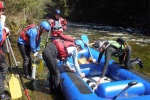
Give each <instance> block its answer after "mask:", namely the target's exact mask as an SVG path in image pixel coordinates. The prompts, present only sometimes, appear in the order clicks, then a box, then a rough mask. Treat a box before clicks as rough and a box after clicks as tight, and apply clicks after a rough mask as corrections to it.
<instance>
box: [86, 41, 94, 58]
mask: <svg viewBox="0 0 150 100" xmlns="http://www.w3.org/2000/svg"><path fill="white" fill-rule="evenodd" d="M87 48H88V50H89V52H90V56H91V57H92V59H93V56H92V53H91V50H90V48H89V46H88V44H87Z"/></svg>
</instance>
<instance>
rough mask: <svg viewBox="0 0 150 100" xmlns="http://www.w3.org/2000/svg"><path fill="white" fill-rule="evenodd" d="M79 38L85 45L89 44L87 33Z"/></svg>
mask: <svg viewBox="0 0 150 100" xmlns="http://www.w3.org/2000/svg"><path fill="white" fill-rule="evenodd" d="M81 39H82V41H83V42H84V43H85V44H86V45H88V44H89V39H88V37H87V35H81Z"/></svg>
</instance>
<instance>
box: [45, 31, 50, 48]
mask: <svg viewBox="0 0 150 100" xmlns="http://www.w3.org/2000/svg"><path fill="white" fill-rule="evenodd" d="M50 34H51V30H49V32H48V36H47V39H46V44H45V47H46V46H47V44H48V40H49V36H50Z"/></svg>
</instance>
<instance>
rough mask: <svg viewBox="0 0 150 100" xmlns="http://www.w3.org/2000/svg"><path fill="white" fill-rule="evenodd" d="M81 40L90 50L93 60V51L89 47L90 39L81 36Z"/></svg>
mask: <svg viewBox="0 0 150 100" xmlns="http://www.w3.org/2000/svg"><path fill="white" fill-rule="evenodd" d="M81 39H82V41H83V42H84V44H85V45H86V46H87V48H88V50H89V53H90V56H91V58H92V59H93V56H92V53H91V50H90V48H89V46H88V44H89V39H88V37H87V36H86V35H81Z"/></svg>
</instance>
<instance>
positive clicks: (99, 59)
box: [98, 51, 104, 62]
mask: <svg viewBox="0 0 150 100" xmlns="http://www.w3.org/2000/svg"><path fill="white" fill-rule="evenodd" d="M103 54H104V51H103V52H100V53H99V56H98V62H100V61H101V59H102V56H103Z"/></svg>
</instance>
